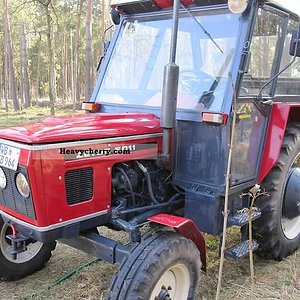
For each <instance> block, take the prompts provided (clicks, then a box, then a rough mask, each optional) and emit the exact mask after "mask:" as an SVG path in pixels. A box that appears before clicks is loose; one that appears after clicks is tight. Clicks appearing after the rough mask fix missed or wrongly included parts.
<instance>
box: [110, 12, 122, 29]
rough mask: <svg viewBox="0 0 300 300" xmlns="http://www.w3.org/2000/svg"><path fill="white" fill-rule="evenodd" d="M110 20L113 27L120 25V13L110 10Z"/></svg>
mask: <svg viewBox="0 0 300 300" xmlns="http://www.w3.org/2000/svg"><path fill="white" fill-rule="evenodd" d="M110 18H111V20H112V22H113V23H114V24H115V25H119V24H120V19H121V16H120V13H119V12H118V11H117V10H116V9H115V8H112V9H111V11H110Z"/></svg>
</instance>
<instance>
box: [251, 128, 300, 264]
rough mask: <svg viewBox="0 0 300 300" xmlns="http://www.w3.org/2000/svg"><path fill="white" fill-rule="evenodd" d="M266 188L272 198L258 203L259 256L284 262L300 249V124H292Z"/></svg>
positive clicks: (254, 228) (266, 180) (263, 185)
mask: <svg viewBox="0 0 300 300" xmlns="http://www.w3.org/2000/svg"><path fill="white" fill-rule="evenodd" d="M262 188H263V189H265V190H266V191H267V192H268V193H269V197H259V198H258V199H257V202H256V206H258V207H259V208H260V209H261V210H262V217H261V218H260V219H258V220H257V221H255V222H254V223H253V230H254V236H255V238H256V239H257V240H258V242H259V244H260V248H259V249H258V252H257V253H258V254H259V255H261V256H263V257H265V258H273V259H278V260H281V259H283V258H285V257H286V256H288V255H290V254H291V253H292V252H294V251H295V250H296V249H297V248H299V246H300V125H296V124H290V125H288V127H287V129H286V134H285V137H284V140H283V143H282V148H281V152H280V156H279V159H278V162H277V163H276V165H275V166H274V167H273V169H272V170H271V171H270V173H269V175H268V176H267V178H266V179H265V180H264V182H263V184H262Z"/></svg>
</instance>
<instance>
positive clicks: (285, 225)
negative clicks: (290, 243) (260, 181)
mask: <svg viewBox="0 0 300 300" xmlns="http://www.w3.org/2000/svg"><path fill="white" fill-rule="evenodd" d="M295 168H300V153H298V155H297V156H296V158H295V160H294V162H293V163H292V165H291V167H290V170H292V169H295ZM281 228H282V231H283V233H284V235H285V237H286V238H287V239H289V240H293V239H295V238H296V237H297V236H298V235H299V234H300V216H298V217H295V218H293V219H288V218H286V217H285V216H284V214H283V211H282V216H281Z"/></svg>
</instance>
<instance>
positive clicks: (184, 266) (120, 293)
mask: <svg viewBox="0 0 300 300" xmlns="http://www.w3.org/2000/svg"><path fill="white" fill-rule="evenodd" d="M200 270H201V260H200V253H199V251H198V249H197V247H196V246H195V244H194V243H193V242H192V241H191V240H188V239H186V238H185V237H183V236H180V235H178V234H176V233H173V232H159V233H155V234H153V235H150V236H148V237H147V238H145V239H144V240H143V241H142V242H141V244H140V245H139V246H138V247H137V248H136V249H135V250H134V251H133V253H132V254H131V255H130V256H129V257H128V258H127V259H126V260H125V261H124V262H123V263H122V265H121V267H120V271H119V273H118V274H117V276H116V277H115V278H114V279H113V282H112V285H111V292H110V293H109V295H108V297H107V299H109V300H117V299H118V300H131V299H135V300H144V299H149V300H168V299H172V300H187V299H188V300H192V299H196V292H197V285H198V281H199V276H200Z"/></svg>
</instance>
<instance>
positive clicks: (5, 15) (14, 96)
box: [3, 0, 20, 111]
mask: <svg viewBox="0 0 300 300" xmlns="http://www.w3.org/2000/svg"><path fill="white" fill-rule="evenodd" d="M3 19H4V32H5V44H6V51H7V61H8V71H9V72H8V73H9V80H10V87H11V96H12V100H13V105H14V110H15V111H18V110H20V105H19V100H18V94H17V83H16V77H15V68H14V53H13V45H12V39H11V32H10V25H9V18H8V10H7V0H3Z"/></svg>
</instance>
